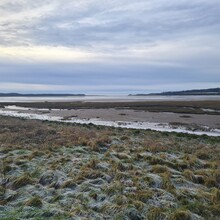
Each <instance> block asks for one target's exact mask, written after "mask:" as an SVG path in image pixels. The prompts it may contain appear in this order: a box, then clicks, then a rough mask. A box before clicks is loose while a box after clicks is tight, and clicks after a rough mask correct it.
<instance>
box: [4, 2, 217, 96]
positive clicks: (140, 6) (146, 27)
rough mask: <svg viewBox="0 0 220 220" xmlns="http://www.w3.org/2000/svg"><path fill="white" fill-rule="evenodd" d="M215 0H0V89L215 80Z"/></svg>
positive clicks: (117, 90) (162, 85) (163, 87)
mask: <svg viewBox="0 0 220 220" xmlns="http://www.w3.org/2000/svg"><path fill="white" fill-rule="evenodd" d="M219 14H220V1H219V0H209V1H208V0H178V1H177V0H120V1H119V0H73V1H69V0H35V1H33V0H1V1H0V92H22V93H29V92H35V93H45V92H46V93H48V92H53V93H54V92H56V93H66V92H67V93H86V94H128V93H148V92H158V91H167V90H182V89H194V88H211V87H220V71H219V70H220V16H219Z"/></svg>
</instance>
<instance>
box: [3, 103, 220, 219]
mask: <svg viewBox="0 0 220 220" xmlns="http://www.w3.org/2000/svg"><path fill="white" fill-rule="evenodd" d="M44 104H45V103H44ZM29 107H33V106H29ZM38 107H41V106H38ZM0 122H1V127H0V146H1V148H0V157H1V161H0V168H1V169H0V170H1V176H0V183H1V186H0V219H118V220H119V219H149V220H151V219H174V220H175V219H176V220H178V219H183V220H184V219H218V216H219V215H220V211H219V210H220V171H219V166H220V138H219V137H207V136H195V135H186V134H175V133H169V134H168V133H160V132H154V131H139V130H132V129H120V128H108V127H101V126H93V125H73V124H63V123H55V122H42V121H35V120H22V119H17V118H9V117H0Z"/></svg>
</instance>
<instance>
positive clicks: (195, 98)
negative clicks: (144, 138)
mask: <svg viewBox="0 0 220 220" xmlns="http://www.w3.org/2000/svg"><path fill="white" fill-rule="evenodd" d="M178 100H179V101H181V100H182V101H185V100H187V101H199V100H201V101H204V100H220V96H123V95H117V96H116V95H115V96H110V95H109V96H104V95H100V96H72V97H70V96H68V97H67V96H63V97H0V102H45V101H57V102H67V101H87V102H121V101H128V102H132V101H178Z"/></svg>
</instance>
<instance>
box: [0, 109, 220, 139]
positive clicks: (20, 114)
mask: <svg viewBox="0 0 220 220" xmlns="http://www.w3.org/2000/svg"><path fill="white" fill-rule="evenodd" d="M6 109H7V108H6ZM90 110H91V109H90ZM72 111H74V112H71V110H46V109H26V108H24V107H23V108H21V107H20V108H17V109H16V107H14V108H12V109H11V110H5V109H1V110H0V115H2V116H11V117H17V118H24V119H37V120H42V121H55V122H62V123H75V124H93V125H97V126H107V127H119V128H127V129H141V130H154V131H160V132H176V133H187V134H194V135H207V136H215V137H218V136H220V129H217V128H210V127H208V126H207V125H206V126H198V125H197V124H184V123H180V122H179V123H178V122H176V123H175V122H173V123H168V122H162V121H160V122H150V121H134V120H133V121H129V117H128V116H127V114H125V113H121V115H120V114H117V115H116V112H117V113H118V110H115V109H108V110H106V109H104V112H105V113H107V114H111V115H112V116H115V117H116V118H117V116H119V118H120V117H121V118H122V117H123V116H124V117H125V116H127V119H125V120H106V119H104V118H100V117H91V113H90V117H88V116H89V115H88V112H87V117H88V118H86V119H85V118H78V116H77V117H76V115H73V113H75V112H76V111H77V112H78V113H79V111H80V110H72ZM86 111H88V110H84V113H85V112H86ZM92 111H94V109H93V110H92ZM37 112H38V113H37ZM95 112H96V113H98V112H99V113H100V110H99V111H98V112H97V110H95ZM126 112H129V110H127V111H126ZM65 113H68V114H69V116H68V115H65ZM93 113H94V112H93ZM132 113H135V112H134V111H133V112H132ZM136 113H138V114H140V112H136ZM143 113H144V114H155V113H146V112H143ZM122 114H124V115H122ZM156 114H157V115H159V114H158V113H156ZM163 114H165V117H167V116H169V117H173V115H175V114H174V113H160V115H161V116H162V117H164V115H163ZM188 117H189V116H188ZM190 117H191V116H190ZM194 117H195V116H194ZM206 117H207V116H206ZM209 117H210V116H209ZM219 117H220V116H219ZM130 119H131V118H130ZM188 119H189V118H188ZM184 120H186V119H185V118H183V121H184Z"/></svg>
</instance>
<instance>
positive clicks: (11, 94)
mask: <svg viewBox="0 0 220 220" xmlns="http://www.w3.org/2000/svg"><path fill="white" fill-rule="evenodd" d="M57 96H58V97H63V96H85V94H20V93H0V97H57Z"/></svg>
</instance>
